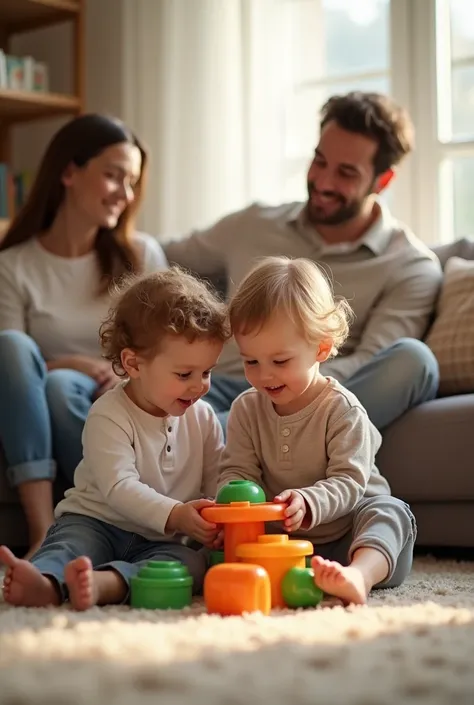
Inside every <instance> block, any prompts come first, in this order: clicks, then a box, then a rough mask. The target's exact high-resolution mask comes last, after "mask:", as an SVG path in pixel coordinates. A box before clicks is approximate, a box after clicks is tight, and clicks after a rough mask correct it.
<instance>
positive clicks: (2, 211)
mask: <svg viewBox="0 0 474 705" xmlns="http://www.w3.org/2000/svg"><path fill="white" fill-rule="evenodd" d="M30 184H31V174H30V172H28V171H22V172H18V173H13V172H12V170H11V169H10V167H9V166H8V164H6V163H5V162H0V220H10V219H11V218H13V217H14V215H15V214H16V213H17V212H18V210H19V209H20V208H21V207H22V205H23V204H24V202H25V199H26V196H27V194H28V191H29V188H30Z"/></svg>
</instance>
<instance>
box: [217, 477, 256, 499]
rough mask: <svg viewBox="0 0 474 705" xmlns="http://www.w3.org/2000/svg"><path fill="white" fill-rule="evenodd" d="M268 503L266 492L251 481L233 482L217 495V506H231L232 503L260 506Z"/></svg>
mask: <svg viewBox="0 0 474 705" xmlns="http://www.w3.org/2000/svg"><path fill="white" fill-rule="evenodd" d="M265 501H266V497H265V492H264V491H263V490H262V488H261V487H260V486H259V485H257V484H256V483H255V482H252V481H251V480H231V481H230V482H228V483H227V485H224V487H221V489H220V490H219V492H218V493H217V497H216V503H217V504H230V503H231V502H250V503H251V504H260V503H262V502H265Z"/></svg>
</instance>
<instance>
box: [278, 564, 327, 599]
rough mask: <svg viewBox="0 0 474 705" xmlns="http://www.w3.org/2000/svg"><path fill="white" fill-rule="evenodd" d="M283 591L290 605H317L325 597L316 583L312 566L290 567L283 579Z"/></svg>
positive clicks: (284, 597)
mask: <svg viewBox="0 0 474 705" xmlns="http://www.w3.org/2000/svg"><path fill="white" fill-rule="evenodd" d="M281 593H282V595H283V600H284V601H285V604H286V605H288V607H293V608H295V609H296V608H297V607H316V605H319V603H320V602H321V600H322V599H323V597H324V593H323V591H322V590H321V589H320V588H318V587H317V585H315V583H314V571H313V569H312V568H290V570H289V571H288V572H287V573H286V574H285V576H284V577H283V580H282V581H281Z"/></svg>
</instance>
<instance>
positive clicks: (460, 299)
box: [426, 257, 474, 396]
mask: <svg viewBox="0 0 474 705" xmlns="http://www.w3.org/2000/svg"><path fill="white" fill-rule="evenodd" d="M426 343H427V345H428V346H429V347H430V348H431V350H432V351H433V353H434V355H435V356H436V359H437V360H438V364H439V370H440V388H439V393H440V394H441V395H443V396H446V395H448V394H462V393H463V392H474V261H472V262H471V261H468V260H464V259H461V258H460V257H451V258H450V259H449V260H448V261H447V263H446V267H445V269H444V280H443V284H442V287H441V293H440V296H439V300H438V303H437V307H436V318H435V321H434V323H433V326H432V327H431V330H430V331H429V333H428V336H427V338H426Z"/></svg>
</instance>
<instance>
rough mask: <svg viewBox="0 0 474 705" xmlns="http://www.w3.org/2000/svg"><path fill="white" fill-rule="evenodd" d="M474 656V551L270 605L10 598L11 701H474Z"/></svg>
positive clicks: (3, 665) (273, 704)
mask: <svg viewBox="0 0 474 705" xmlns="http://www.w3.org/2000/svg"><path fill="white" fill-rule="evenodd" d="M473 658H474V564H470V563H454V562H446V561H442V562H441V561H434V560H431V559H420V560H417V561H416V563H415V568H414V571H413V573H412V575H411V577H410V579H409V580H408V581H407V583H406V584H405V585H404V586H402V587H401V588H397V589H395V590H389V591H379V592H376V593H375V594H374V595H373V597H371V600H370V603H369V605H368V606H367V607H354V608H349V609H343V608H342V607H334V608H323V609H321V608H318V609H316V610H311V611H298V612H290V611H285V612H275V613H274V614H272V615H271V616H270V617H262V616H258V615H249V616H247V617H242V618H241V617H231V618H227V619H221V618H219V617H215V616H209V615H207V614H206V613H205V611H204V608H203V606H202V605H201V604H195V605H193V607H192V608H191V609H189V610H186V611H183V612H181V613H172V612H149V611H144V610H140V611H136V610H135V611H134V610H130V609H128V608H126V607H107V608H102V609H98V608H95V609H93V610H91V611H89V612H87V613H81V614H79V613H74V612H71V611H70V610H68V609H66V608H60V609H23V608H16V609H14V608H10V607H8V606H7V605H4V604H1V605H0V704H1V705H23V704H26V703H28V704H29V703H34V704H35V705H36V704H38V705H40V704H41V705H63V704H64V705H66V704H67V705H86V703H87V705H91V704H93V705H95V704H96V703H97V705H99V704H101V705H102V704H103V705H131V703H132V702H135V701H136V702H137V703H140V705H152V704H153V705H188V704H189V705H255V703H262V704H265V705H266V704H267V703H268V705H287V704H288V705H315V703H322V704H324V705H332V704H334V705H379V704H380V705H381V704H382V703H383V705H428V704H429V705H444V704H445V703H446V704H447V703H451V702H452V703H455V704H456V705H472V703H474V662H473Z"/></svg>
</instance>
